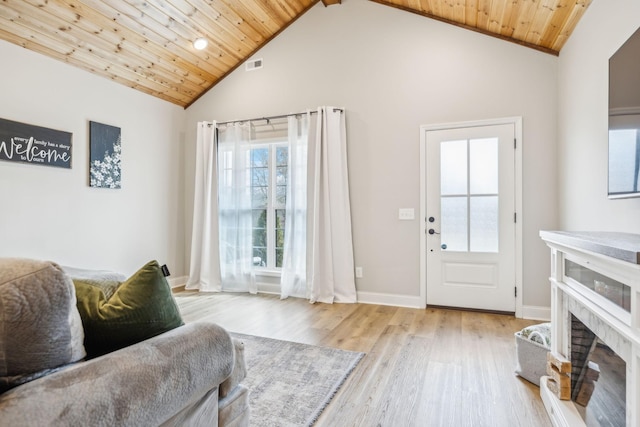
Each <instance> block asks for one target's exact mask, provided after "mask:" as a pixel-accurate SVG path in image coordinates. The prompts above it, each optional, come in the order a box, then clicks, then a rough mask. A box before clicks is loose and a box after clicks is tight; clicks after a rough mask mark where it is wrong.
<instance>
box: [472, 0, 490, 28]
mask: <svg viewBox="0 0 640 427" xmlns="http://www.w3.org/2000/svg"><path fill="white" fill-rule="evenodd" d="M476 16H477V18H476V24H475V27H477V28H480V29H482V30H485V31H486V29H487V28H489V20H490V17H491V0H478V7H477V14H476Z"/></svg>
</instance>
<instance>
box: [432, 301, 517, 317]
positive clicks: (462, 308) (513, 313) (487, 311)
mask: <svg viewBox="0 0 640 427" xmlns="http://www.w3.org/2000/svg"><path fill="white" fill-rule="evenodd" d="M426 308H437V309H438V310H456V311H471V312H474V313H486V314H502V315H505V316H514V317H515V315H516V312H515V311H501V310H485V309H482V308H469V307H450V306H447V305H433V304H428V305H427V307H426Z"/></svg>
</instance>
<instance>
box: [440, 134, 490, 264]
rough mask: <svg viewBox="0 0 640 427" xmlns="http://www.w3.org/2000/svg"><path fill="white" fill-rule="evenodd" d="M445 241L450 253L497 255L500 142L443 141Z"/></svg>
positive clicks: (487, 140) (441, 170) (442, 189)
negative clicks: (495, 253)
mask: <svg viewBox="0 0 640 427" xmlns="http://www.w3.org/2000/svg"><path fill="white" fill-rule="evenodd" d="M440 173H441V177H440V184H441V189H440V194H441V200H440V206H441V216H442V230H441V233H442V241H443V242H447V250H449V251H450V252H452V251H457V252H498V251H499V250H498V240H499V239H498V237H499V236H498V224H499V222H498V208H499V204H498V202H499V194H498V139H497V138H482V139H469V140H466V139H463V140H454V141H443V142H442V143H441V147H440Z"/></svg>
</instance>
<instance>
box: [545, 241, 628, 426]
mask: <svg viewBox="0 0 640 427" xmlns="http://www.w3.org/2000/svg"><path fill="white" fill-rule="evenodd" d="M540 235H541V237H542V239H543V240H544V241H545V242H546V243H547V245H548V246H549V247H550V249H551V277H550V282H551V317H552V318H551V325H552V327H551V329H552V331H551V334H552V346H551V351H552V352H553V353H555V354H557V355H559V356H561V357H564V358H565V359H568V360H570V361H571V368H572V372H571V400H560V399H559V398H558V396H557V395H556V394H555V393H553V392H551V391H550V389H549V387H548V383H547V377H543V378H542V380H541V382H540V393H541V396H542V400H543V402H544V404H545V407H546V409H547V412H548V413H549V417H550V418H551V420H552V423H553V425H554V426H571V427H573V426H582V425H586V426H624V425H627V426H640V418H639V415H640V414H639V408H640V372H639V371H640V314H639V313H638V309H639V308H640V307H639V305H640V236H638V235H632V234H626V233H568V232H547V231H542V232H541V233H540ZM551 385H553V383H551ZM552 388H553V387H552Z"/></svg>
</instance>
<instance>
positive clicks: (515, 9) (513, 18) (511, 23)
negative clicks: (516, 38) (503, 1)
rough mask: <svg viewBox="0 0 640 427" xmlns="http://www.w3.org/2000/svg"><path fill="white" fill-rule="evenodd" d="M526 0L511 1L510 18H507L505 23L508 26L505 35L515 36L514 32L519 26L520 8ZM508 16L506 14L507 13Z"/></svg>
mask: <svg viewBox="0 0 640 427" xmlns="http://www.w3.org/2000/svg"><path fill="white" fill-rule="evenodd" d="M523 1H524V0H511V1H510V8H509V9H510V11H509V20H508V21H507V20H506V19H505V24H506V25H507V27H506V28H505V29H503V31H504V33H505V35H507V36H509V37H513V33H514V32H515V30H516V28H517V26H518V17H519V15H520V8H521V7H522V2H523ZM505 18H506V15H505Z"/></svg>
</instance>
